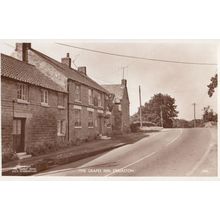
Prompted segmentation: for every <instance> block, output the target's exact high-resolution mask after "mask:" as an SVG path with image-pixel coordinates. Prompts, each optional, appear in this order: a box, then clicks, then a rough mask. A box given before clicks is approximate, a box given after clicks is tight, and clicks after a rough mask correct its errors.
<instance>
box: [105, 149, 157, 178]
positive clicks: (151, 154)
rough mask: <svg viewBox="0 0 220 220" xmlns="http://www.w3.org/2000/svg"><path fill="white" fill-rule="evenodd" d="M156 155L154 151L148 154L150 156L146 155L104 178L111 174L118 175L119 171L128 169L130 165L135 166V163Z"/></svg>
mask: <svg viewBox="0 0 220 220" xmlns="http://www.w3.org/2000/svg"><path fill="white" fill-rule="evenodd" d="M156 153H157V152H155V151H154V152H152V153H150V154H148V155H146V156H144V157H142V158H140V159H139V160H136V161H135V162H133V163H130V164H128V165H126V166H124V167H122V168H120V169H117V170H116V171H114V172H112V173H109V174H108V175H106V176H110V175H112V174H114V173H118V172H119V171H120V170H123V169H126V168H128V167H130V166H132V165H134V164H136V163H139V162H140V161H142V160H144V159H146V158H149V157H151V156H153V155H154V154H156Z"/></svg>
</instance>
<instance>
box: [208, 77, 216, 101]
mask: <svg viewBox="0 0 220 220" xmlns="http://www.w3.org/2000/svg"><path fill="white" fill-rule="evenodd" d="M217 86H218V75H217V74H215V76H214V77H212V78H211V82H210V83H209V85H207V87H208V88H209V90H208V95H209V97H212V95H213V93H214V92H215V88H217Z"/></svg>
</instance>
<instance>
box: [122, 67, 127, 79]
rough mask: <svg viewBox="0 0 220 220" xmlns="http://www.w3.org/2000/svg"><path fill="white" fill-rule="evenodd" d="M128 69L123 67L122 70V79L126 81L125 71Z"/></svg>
mask: <svg viewBox="0 0 220 220" xmlns="http://www.w3.org/2000/svg"><path fill="white" fill-rule="evenodd" d="M126 68H128V66H123V67H122V70H123V72H122V74H123V75H122V79H124V77H125V69H126Z"/></svg>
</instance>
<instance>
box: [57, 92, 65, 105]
mask: <svg viewBox="0 0 220 220" xmlns="http://www.w3.org/2000/svg"><path fill="white" fill-rule="evenodd" d="M57 104H58V106H64V94H63V93H58V102H57Z"/></svg>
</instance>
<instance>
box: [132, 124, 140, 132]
mask: <svg viewBox="0 0 220 220" xmlns="http://www.w3.org/2000/svg"><path fill="white" fill-rule="evenodd" d="M130 129H131V132H134V133H136V132H140V128H139V124H137V123H136V124H131V125H130Z"/></svg>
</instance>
